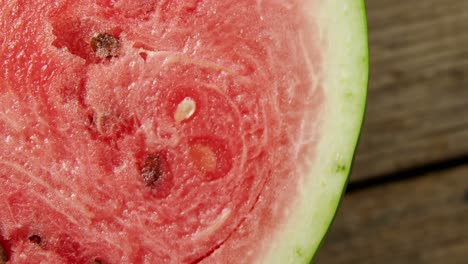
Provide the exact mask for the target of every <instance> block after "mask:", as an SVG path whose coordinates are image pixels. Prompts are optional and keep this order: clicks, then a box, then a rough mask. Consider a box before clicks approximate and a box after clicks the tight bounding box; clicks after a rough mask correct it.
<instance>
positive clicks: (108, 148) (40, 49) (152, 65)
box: [0, 0, 323, 263]
mask: <svg viewBox="0 0 468 264" xmlns="http://www.w3.org/2000/svg"><path fill="white" fill-rule="evenodd" d="M0 3H1V4H0V18H1V22H0V23H1V28H0V29H1V31H0V34H1V35H0V36H1V40H2V47H1V49H2V50H1V53H0V61H1V63H2V67H1V69H0V89H1V92H0V138H1V139H2V140H0V190H1V193H2V199H1V200H0V212H1V213H0V234H1V239H2V240H1V244H2V247H3V248H4V249H5V250H6V252H7V254H6V255H7V258H8V260H9V262H8V263H92V262H93V261H95V263H244V262H245V263H250V262H254V261H255V259H257V258H258V257H259V256H261V254H262V252H264V251H265V250H268V246H269V244H270V243H271V239H272V238H273V237H274V235H275V232H274V231H275V230H277V229H278V228H279V227H280V226H281V224H282V223H283V221H284V219H286V218H287V216H288V207H291V206H292V205H293V204H294V202H295V196H294V194H295V188H297V185H298V184H299V182H300V180H301V178H300V177H301V173H300V172H301V165H304V164H305V163H306V162H305V157H306V156H309V157H310V155H311V154H310V153H312V152H313V149H314V144H315V142H316V141H317V140H318V135H315V134H314V132H313V131H314V129H313V127H314V126H316V125H317V124H316V123H314V122H311V120H314V119H316V117H317V116H318V115H319V109H320V105H321V101H322V100H323V99H322V97H323V96H322V89H321V86H320V56H319V55H318V54H319V48H320V46H319V44H318V43H316V42H317V41H316V40H314V39H313V38H312V37H311V36H314V34H315V33H317V32H311V30H313V29H311V28H310V27H308V28H307V29H306V28H305V27H304V25H305V18H304V17H302V16H301V15H300V14H301V12H300V8H301V4H300V3H299V1H297V0H296V1H292V0H291V1H284V0H281V1H280V0H278V1H275V0H270V1H249V0H239V1H231V0H186V1H175V0H166V1H164V0H160V1H156V0H153V1H143V0H139V1H118V0H94V1H87V0H79V1H59V0H50V1H24V0H17V1H10V0H1V2H0ZM306 47H307V48H306ZM311 67H313V69H312V68H311ZM311 87H313V88H312V89H311ZM305 120H307V121H305ZM306 154H307V155H306ZM1 262H2V261H1V260H0V263H1Z"/></svg>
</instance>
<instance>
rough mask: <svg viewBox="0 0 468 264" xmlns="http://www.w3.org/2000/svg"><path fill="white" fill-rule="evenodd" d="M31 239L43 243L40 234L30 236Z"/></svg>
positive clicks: (33, 241) (32, 241) (38, 243)
mask: <svg viewBox="0 0 468 264" xmlns="http://www.w3.org/2000/svg"><path fill="white" fill-rule="evenodd" d="M29 241H31V243H34V244H37V245H40V244H41V243H42V238H41V237H40V236H38V235H32V236H30V237H29Z"/></svg>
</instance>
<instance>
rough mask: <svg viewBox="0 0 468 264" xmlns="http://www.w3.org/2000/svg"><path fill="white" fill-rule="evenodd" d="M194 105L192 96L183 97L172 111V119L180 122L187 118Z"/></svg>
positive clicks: (193, 110) (194, 107) (190, 114)
mask: <svg viewBox="0 0 468 264" xmlns="http://www.w3.org/2000/svg"><path fill="white" fill-rule="evenodd" d="M196 107H197V106H196V104H195V101H194V100H193V99H192V98H190V97H185V98H184V99H183V100H182V101H181V102H180V103H179V105H178V106H177V109H176V110H175V112H174V120H175V121H176V122H177V123H180V122H182V121H184V120H187V119H189V118H190V117H191V116H192V115H193V114H194V113H195V110H196Z"/></svg>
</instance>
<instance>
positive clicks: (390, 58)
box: [351, 0, 468, 263]
mask: <svg viewBox="0 0 468 264" xmlns="http://www.w3.org/2000/svg"><path fill="white" fill-rule="evenodd" d="M367 7H368V16H369V18H368V20H369V42H370V56H371V57H370V83H369V85H370V87H369V97H368V108H367V116H366V120H365V125H364V129H363V134H362V137H361V143H360V146H359V148H358V155H357V157H356V163H355V166H354V172H353V175H352V177H351V181H353V180H363V179H367V178H372V177H377V176H379V175H383V174H388V173H392V172H395V171H400V170H402V169H409V168H412V167H415V166H422V165H424V164H427V163H432V162H438V161H442V160H446V159H451V158H455V157H459V156H461V155H466V154H468V140H466V139H467V138H468V30H467V27H468V1H460V0H444V1H440V0H412V1H395V0H371V1H367ZM467 263H468V262H467Z"/></svg>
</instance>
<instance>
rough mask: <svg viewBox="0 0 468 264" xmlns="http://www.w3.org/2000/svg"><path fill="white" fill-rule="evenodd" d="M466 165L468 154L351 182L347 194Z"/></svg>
mask: <svg viewBox="0 0 468 264" xmlns="http://www.w3.org/2000/svg"><path fill="white" fill-rule="evenodd" d="M466 164H468V154H466V155H463V156H460V157H457V158H453V159H449V160H443V161H439V162H434V163H431V164H426V165H423V166H417V167H413V168H409V169H405V170H402V171H398V172H392V173H388V174H383V175H379V176H377V177H372V178H367V179H364V180H357V181H353V182H349V183H348V186H347V187H346V193H355V192H360V191H364V190H367V189H369V188H372V187H376V186H381V185H386V184H390V183H394V182H400V181H405V180H410V179H416V178H419V177H424V176H426V175H427V174H428V173H430V172H441V171H444V170H448V169H453V168H457V167H460V166H463V165H466ZM467 195H468V194H467Z"/></svg>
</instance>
